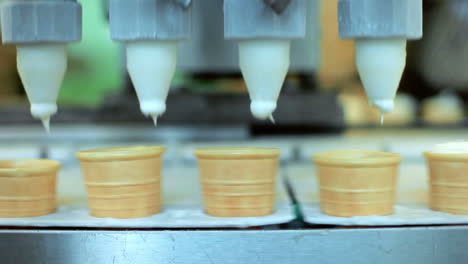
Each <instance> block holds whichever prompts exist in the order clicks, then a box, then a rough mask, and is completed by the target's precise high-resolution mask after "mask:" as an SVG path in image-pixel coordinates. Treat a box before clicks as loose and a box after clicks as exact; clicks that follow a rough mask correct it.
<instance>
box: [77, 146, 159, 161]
mask: <svg viewBox="0 0 468 264" xmlns="http://www.w3.org/2000/svg"><path fill="white" fill-rule="evenodd" d="M165 151H166V148H165V147H164V146H143V145H142V146H125V147H110V148H96V149H88V150H82V151H80V152H78V153H77V155H76V156H77V158H78V159H80V160H81V161H113V160H132V159H139V158H146V157H153V156H154V157H157V156H160V155H162V154H163V153H164V152H165Z"/></svg>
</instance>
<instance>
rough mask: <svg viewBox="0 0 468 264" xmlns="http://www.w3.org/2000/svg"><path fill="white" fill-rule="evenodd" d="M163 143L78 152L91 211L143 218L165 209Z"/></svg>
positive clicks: (116, 216) (92, 212) (119, 216)
mask: <svg viewBox="0 0 468 264" xmlns="http://www.w3.org/2000/svg"><path fill="white" fill-rule="evenodd" d="M164 151H165V148H164V147H161V146H132V147H120V148H106V149H94V150H86V151H81V152H79V153H78V155H77V156H78V158H79V159H80V161H81V168H82V171H83V174H84V178H85V184H86V188H87V192H88V202H89V207H90V210H91V215H93V216H96V217H111V218H139V217H146V216H151V215H154V214H157V213H159V212H160V211H161V204H162V201H161V169H162V166H163V161H162V155H163V153H164Z"/></svg>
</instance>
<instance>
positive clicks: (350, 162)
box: [312, 150, 401, 167]
mask: <svg viewBox="0 0 468 264" xmlns="http://www.w3.org/2000/svg"><path fill="white" fill-rule="evenodd" d="M312 160H313V161H314V162H315V163H316V164H318V165H325V166H327V165H328V166H337V167H381V166H389V165H397V164H399V163H400V162H401V156H400V154H398V153H393V152H383V151H374V150H334V151H326V152H320V153H317V154H315V155H314V156H313V157H312Z"/></svg>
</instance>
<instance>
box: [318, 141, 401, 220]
mask: <svg viewBox="0 0 468 264" xmlns="http://www.w3.org/2000/svg"><path fill="white" fill-rule="evenodd" d="M313 160H314V162H315V163H316V167H317V174H318V177H319V182H320V205H321V208H322V211H323V212H324V213H325V214H328V215H332V216H340V217H351V216H368V215H390V214H392V213H393V207H394V204H395V192H396V185H397V176H398V165H399V163H400V161H401V157H400V155H398V154H395V153H388V152H379V151H367V150H338V151H330V152H322V153H319V154H317V155H315V156H314V158H313Z"/></svg>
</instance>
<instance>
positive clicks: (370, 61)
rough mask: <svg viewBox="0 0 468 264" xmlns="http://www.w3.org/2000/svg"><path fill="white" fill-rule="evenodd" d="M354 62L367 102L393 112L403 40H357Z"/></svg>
mask: <svg viewBox="0 0 468 264" xmlns="http://www.w3.org/2000/svg"><path fill="white" fill-rule="evenodd" d="M356 64H357V68H358V71H359V75H360V76H361V80H362V83H363V85H364V88H365V89H366V93H367V97H368V98H369V101H370V103H371V104H373V105H375V106H377V107H378V108H379V109H380V111H382V112H384V113H387V112H391V111H393V108H394V103H393V101H394V99H395V95H396V92H397V90H398V86H399V85H400V81H401V76H402V75H403V71H404V69H405V65H406V39H404V38H387V39H358V40H356Z"/></svg>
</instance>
